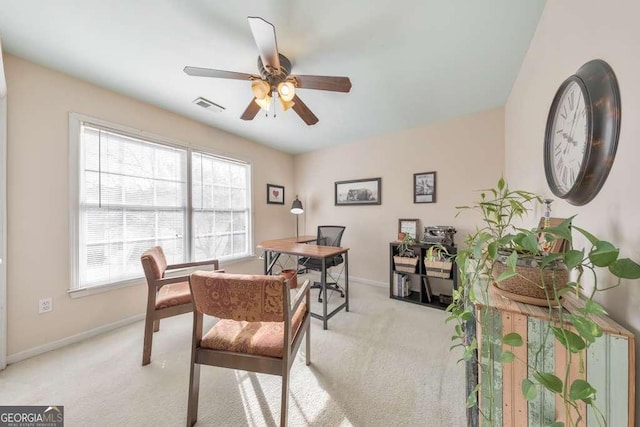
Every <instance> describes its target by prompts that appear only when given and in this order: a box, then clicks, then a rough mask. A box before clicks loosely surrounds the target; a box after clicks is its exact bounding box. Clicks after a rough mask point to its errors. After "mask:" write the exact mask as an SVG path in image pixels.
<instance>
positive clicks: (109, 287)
mask: <svg viewBox="0 0 640 427" xmlns="http://www.w3.org/2000/svg"><path fill="white" fill-rule="evenodd" d="M256 258H257V257H256V255H255V254H251V255H246V256H243V257H241V258H232V259H229V260H226V261H220V266H219V268H222V269H224V266H225V265H233V264H239V263H243V262H247V261H252V260H254V259H256ZM198 269H200V270H201V269H202V268H198V267H190V268H185V269H181V270H175V271H168V272H167V277H174V276H181V275H185V274H190V273H192V272H194V271H196V270H198ZM146 284H147V283H146V280H145V279H144V277H138V278H135V279H130V280H124V281H122V282H116V283H106V284H104V285H98V286H90V287H86V288H80V289H70V290H68V291H67V293H68V294H69V296H70V297H71V298H82V297H87V296H90V295H96V294H101V293H104V292H109V291H113V290H116V289H123V288H130V287H132V286H138V285H146Z"/></svg>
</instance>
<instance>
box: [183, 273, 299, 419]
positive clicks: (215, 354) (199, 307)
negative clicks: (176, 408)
mask: <svg viewBox="0 0 640 427" xmlns="http://www.w3.org/2000/svg"><path fill="white" fill-rule="evenodd" d="M190 284H191V293H192V296H193V311H194V316H193V339H192V347H191V372H190V376H189V397H188V399H189V403H188V410H187V426H192V425H194V424H195V423H196V421H197V419H198V395H199V386H200V365H211V366H221V367H225V368H231V369H240V370H244V371H251V372H260V373H265V374H272V375H280V376H282V400H281V415H280V425H281V426H286V425H287V407H288V400H289V399H288V395H289V372H290V368H291V365H292V364H293V361H294V359H295V355H296V353H297V351H298V347H299V346H300V343H301V342H302V338H303V335H306V354H305V356H306V364H307V365H309V364H310V363H311V357H310V356H311V353H310V352H311V341H310V335H309V330H310V320H309V319H310V311H309V308H310V306H309V302H310V301H309V298H310V291H309V289H310V283H309V281H306V282H305V283H304V284H303V285H302V287H300V288H298V292H297V294H296V296H295V297H294V299H293V301H291V300H290V291H289V285H288V283H286V281H285V278H284V277H282V276H262V275H239V274H224V273H216V272H205V271H197V272H194V273H193V274H191V279H190ZM205 314H206V315H208V316H215V317H217V318H219V319H220V320H219V321H218V322H217V323H216V324H215V325H214V326H213V327H212V328H211V329H210V330H209V331H208V332H206V334H204V335H203V330H202V329H203V325H202V324H203V317H204V315H205ZM213 397H214V396H211V398H213Z"/></svg>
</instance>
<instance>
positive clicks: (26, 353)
mask: <svg viewBox="0 0 640 427" xmlns="http://www.w3.org/2000/svg"><path fill="white" fill-rule="evenodd" d="M314 273H315V272H314ZM315 274H317V275H318V278H319V274H318V273H315ZM349 280H350V281H352V282H358V283H363V284H365V285H372V286H376V287H381V288H388V287H389V284H388V283H387V282H379V281H377V280H370V279H363V278H361V277H354V276H349ZM144 316H145V314H144V313H141V314H138V315H136V316H132V317H128V318H126V319H122V320H119V321H117V322H113V323H109V324H108V325H102V326H99V327H97V328H94V329H90V330H88V331H84V332H81V333H79V334H76V335H72V336H70V337H66V338H62V339H60V340H57V341H53V342H50V343H47V344H43V345H39V346H37V347H33V348H30V349H27V350H23V351H21V352H18V353H15V354H10V355H8V356H7V364H12V363H17V362H20V361H21V360H25V359H28V358H30V357H34V356H37V355H39V354H42V353H46V352H47V351H51V350H56V349H59V348H62V347H64V346H66V345H69V344H73V343H77V342H80V341H83V340H86V339H87V338H91V337H94V336H96V335H100V334H103V333H105V332H109V331H111V330H113V329H117V328H120V327H122V326H126V325H128V324H130V323H134V322H137V321H139V320H144Z"/></svg>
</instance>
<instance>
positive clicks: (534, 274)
mask: <svg viewBox="0 0 640 427" xmlns="http://www.w3.org/2000/svg"><path fill="white" fill-rule="evenodd" d="M507 269H508V267H507V266H506V265H505V264H504V263H502V262H500V261H497V262H496V263H495V264H494V265H493V270H492V273H493V278H494V279H496V286H498V287H499V288H500V289H502V290H504V291H507V292H511V293H513V294H518V295H524V296H528V297H532V298H538V299H542V300H547V296H548V298H549V300H553V299H555V295H556V294H555V292H556V290H560V289H562V288H564V287H566V286H567V282H568V281H569V271H568V270H567V267H566V266H565V265H564V264H563V263H556V264H555V265H550V266H548V267H545V268H543V269H540V268H539V267H537V261H536V260H535V259H532V258H528V259H527V258H525V259H522V260H520V259H519V260H518V263H517V265H516V272H517V273H518V275H516V276H513V277H510V278H508V279H505V280H502V281H500V282H498V281H497V279H498V277H499V276H500V274H502V272H504V271H506V270H507ZM545 288H546V292H545Z"/></svg>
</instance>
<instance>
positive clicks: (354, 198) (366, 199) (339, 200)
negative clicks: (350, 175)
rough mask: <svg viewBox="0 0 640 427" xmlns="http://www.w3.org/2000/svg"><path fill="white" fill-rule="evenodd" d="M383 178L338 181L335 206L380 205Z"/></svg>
mask: <svg viewBox="0 0 640 427" xmlns="http://www.w3.org/2000/svg"><path fill="white" fill-rule="evenodd" d="M381 182H382V178H367V179H355V180H352V181H336V192H335V205H336V206H348V205H380V204H382V194H381V192H380V186H381Z"/></svg>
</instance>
